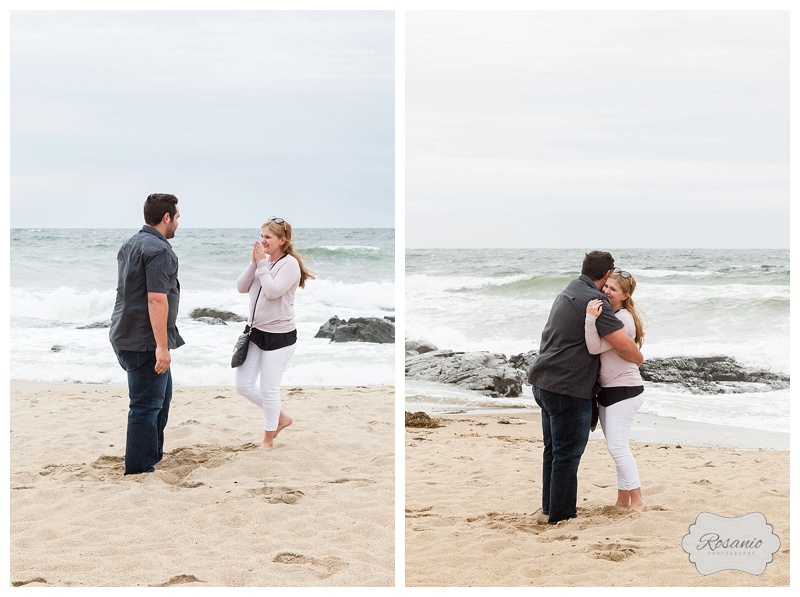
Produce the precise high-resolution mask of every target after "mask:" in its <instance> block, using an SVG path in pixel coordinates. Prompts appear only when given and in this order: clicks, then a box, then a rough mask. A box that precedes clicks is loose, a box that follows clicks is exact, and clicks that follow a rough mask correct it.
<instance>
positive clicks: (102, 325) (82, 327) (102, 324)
mask: <svg viewBox="0 0 800 597" xmlns="http://www.w3.org/2000/svg"><path fill="white" fill-rule="evenodd" d="M110 327H111V320H110V319H107V320H106V321H95V322H92V323H90V324H88V325H79V326H78V327H77V328H75V329H78V330H95V329H101V328H110Z"/></svg>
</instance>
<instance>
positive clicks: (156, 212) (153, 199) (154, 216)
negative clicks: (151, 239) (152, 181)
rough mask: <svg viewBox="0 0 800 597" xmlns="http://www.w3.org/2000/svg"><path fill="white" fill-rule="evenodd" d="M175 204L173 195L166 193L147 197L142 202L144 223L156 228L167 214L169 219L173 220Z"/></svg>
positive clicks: (175, 198) (175, 199) (176, 201)
mask: <svg viewBox="0 0 800 597" xmlns="http://www.w3.org/2000/svg"><path fill="white" fill-rule="evenodd" d="M177 204H178V198H177V197H176V196H175V195H170V194H168V193H153V194H152V195H148V197H147V199H146V200H145V202H144V223H145V224H147V225H148V226H157V225H158V224H160V223H161V220H162V219H163V218H164V214H167V213H168V214H169V217H170V218H174V217H175V212H176V211H177V209H176V207H175V206H176V205H177Z"/></svg>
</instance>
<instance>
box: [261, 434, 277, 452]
mask: <svg viewBox="0 0 800 597" xmlns="http://www.w3.org/2000/svg"><path fill="white" fill-rule="evenodd" d="M277 434H278V432H277V431H265V432H264V441H263V442H261V449H262V450H272V448H273V447H274V446H273V445H272V440H274V439H275V436H276V435H277Z"/></svg>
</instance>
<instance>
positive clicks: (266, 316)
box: [236, 255, 300, 333]
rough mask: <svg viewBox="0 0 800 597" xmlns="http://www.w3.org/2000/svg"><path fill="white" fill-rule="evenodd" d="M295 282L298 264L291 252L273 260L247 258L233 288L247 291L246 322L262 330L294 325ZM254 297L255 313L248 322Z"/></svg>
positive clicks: (283, 330) (281, 329)
mask: <svg viewBox="0 0 800 597" xmlns="http://www.w3.org/2000/svg"><path fill="white" fill-rule="evenodd" d="M298 286H300V264H299V263H297V259H295V258H294V257H292V256H291V255H286V256H284V257H283V258H281V259H279V260H278V261H276V262H275V263H270V262H269V259H259V260H258V261H251V262H250V265H248V266H247V269H246V270H244V272H242V275H241V276H239V279H238V280H236V289H237V290H238V291H239V292H241V293H245V292H249V293H250V307H249V312H248V314H247V315H248V322H249V323H250V325H251V326H252V327H254V328H257V329H259V330H261V331H262V332H273V333H286V332H291V331H292V330H294V329H295V323H294V293H295V291H296V290H297V288H298ZM259 290H261V296H260V297H259V295H258V291H259ZM256 297H258V304H257V306H256V315H255V318H254V319H253V321H252V322H250V317H252V315H253V302H254V301H255V300H256Z"/></svg>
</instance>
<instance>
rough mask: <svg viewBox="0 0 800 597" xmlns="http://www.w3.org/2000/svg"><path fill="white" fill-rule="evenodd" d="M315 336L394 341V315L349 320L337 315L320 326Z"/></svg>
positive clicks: (352, 340)
mask: <svg viewBox="0 0 800 597" xmlns="http://www.w3.org/2000/svg"><path fill="white" fill-rule="evenodd" d="M314 337H315V338H330V340H331V342H372V343H376V344H392V343H394V317H383V318H379V317H351V318H350V319H348V320H347V321H345V320H344V319H339V318H338V317H336V316H333V317H331V318H330V319H329V320H328V321H326V322H325V323H324V324H322V326H320V328H319V331H318V332H317V335H316V336H314Z"/></svg>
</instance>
